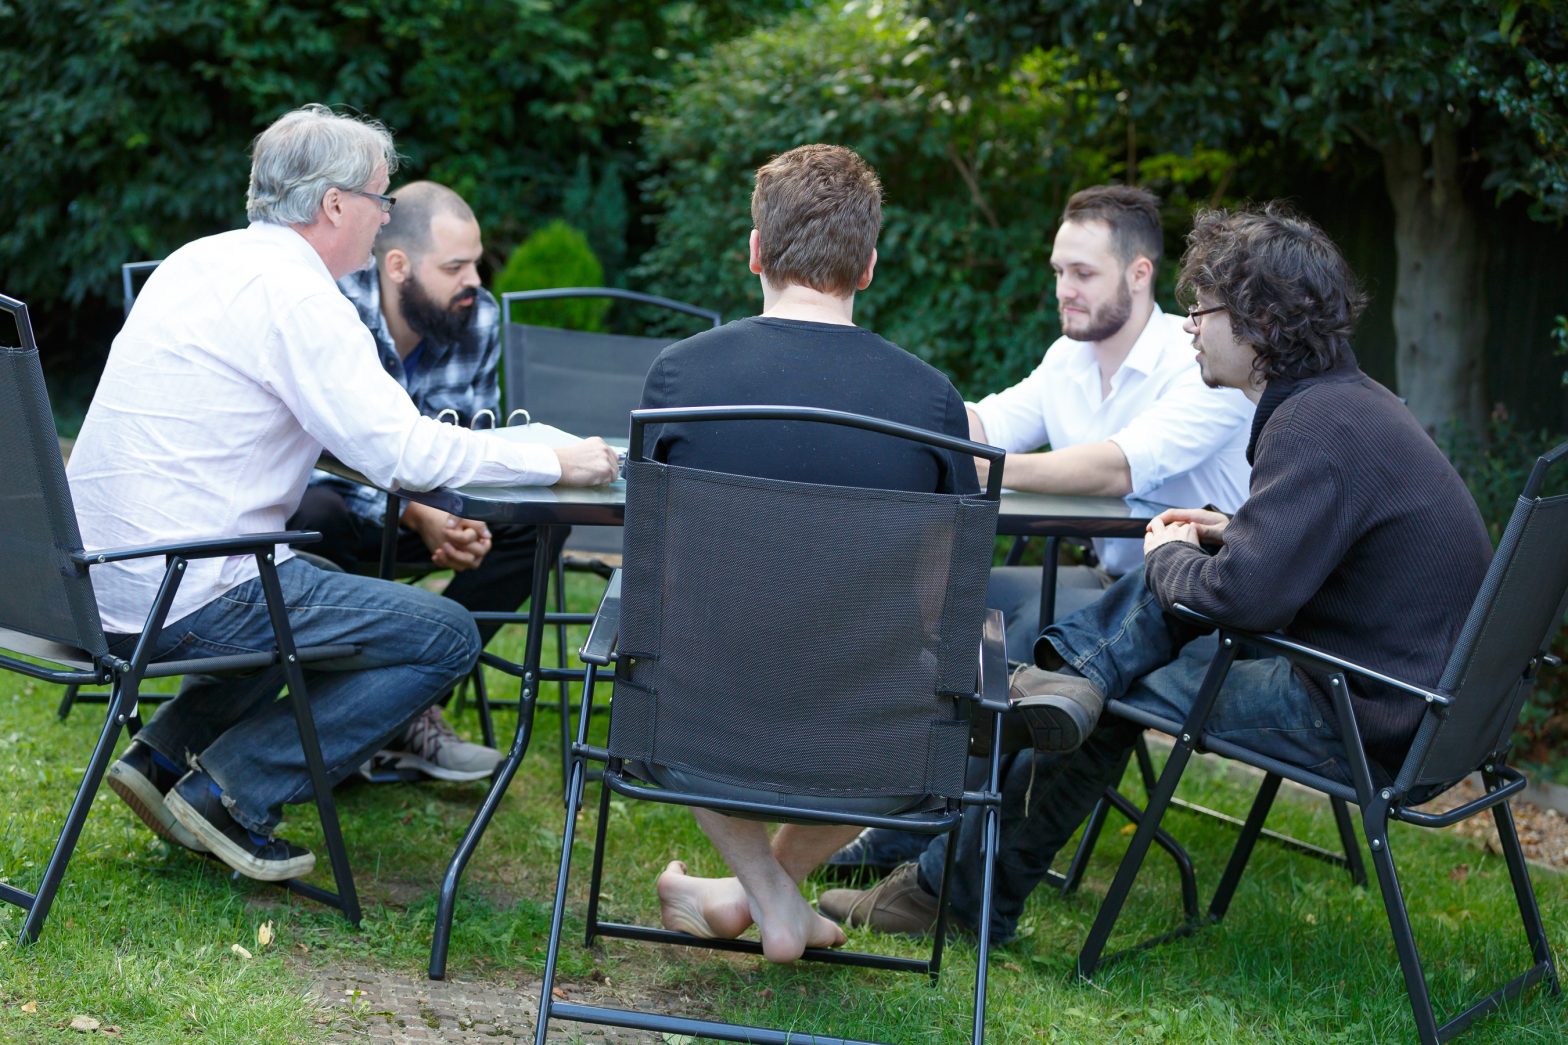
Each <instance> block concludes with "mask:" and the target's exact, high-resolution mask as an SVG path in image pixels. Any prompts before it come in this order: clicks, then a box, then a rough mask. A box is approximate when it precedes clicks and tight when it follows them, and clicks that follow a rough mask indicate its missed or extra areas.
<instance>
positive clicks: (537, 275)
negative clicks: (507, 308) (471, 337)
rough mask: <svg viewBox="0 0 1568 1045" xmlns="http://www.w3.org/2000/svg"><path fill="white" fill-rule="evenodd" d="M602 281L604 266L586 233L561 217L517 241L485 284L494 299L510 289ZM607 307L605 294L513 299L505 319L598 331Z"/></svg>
mask: <svg viewBox="0 0 1568 1045" xmlns="http://www.w3.org/2000/svg"><path fill="white" fill-rule="evenodd" d="M603 285H604V266H603V265H601V264H600V263H599V259H598V258H597V257H595V256H594V252H593V248H592V247H590V246H589V245H588V237H587V236H584V235H583V234H582V232H580V231H579V230H577V229H575V228H573V227H572V226H571V225H568V224H567V223H566V222H564V221H559V220H557V221H552V222H549V223H548V224H546V225H544V226H543V227H541V228H538V229H535V230H534V231H533V232H532V233H530V234H529V236H528V238H527V239H525V240H523V242H521V243H519V244H518V245H517V249H516V250H514V251H512V256H511V257H509V258H507V259H506V266H505V267H504V268H503V269H501V271H500V272H498V273H497V274H496V277H495V282H494V285H493V287H492V288H491V289H492V290H493V291H494V293H495V296H496V297H497V298H500V297H501V295H503V294H509V293H511V292H512V291H515V290H549V289H552V288H555V287H599V286H603ZM609 310H610V299H608V298H562V299H560V300H554V299H546V300H544V301H525V302H519V303H517V304H516V305H514V306H513V307H512V310H511V314H510V315H509V316H507V317H505V318H506V320H507V321H512V322H517V323H531V324H533V325H535V326H542V327H563V328H565V329H567V330H603V329H604V316H605V313H607V312H608V311H609Z"/></svg>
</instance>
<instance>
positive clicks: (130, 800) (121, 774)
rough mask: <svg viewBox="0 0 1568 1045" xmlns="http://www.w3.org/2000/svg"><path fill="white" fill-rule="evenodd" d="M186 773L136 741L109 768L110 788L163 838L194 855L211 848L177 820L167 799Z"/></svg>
mask: <svg viewBox="0 0 1568 1045" xmlns="http://www.w3.org/2000/svg"><path fill="white" fill-rule="evenodd" d="M184 772H185V771H184V770H182V769H181V768H180V767H179V766H177V765H176V764H175V763H173V762H171V761H169V760H168V759H167V758H164V757H163V756H162V755H160V754H158V753H157V752H156V751H154V750H153V749H152V748H150V747H148V746H147V745H146V744H143V743H141V742H140V741H137V740H133V741H131V746H130V747H128V748H126V749H125V754H123V755H121V756H120V758H119V760H118V761H116V762H115V763H114V764H113V765H111V766H110V767H109V787H110V788H111V789H112V790H113V791H114V793H115V794H117V795H119V796H120V797H121V798H122V799H124V800H125V804H126V805H128V806H130V807H131V812H133V813H135V814H136V815H137V816H139V817H141V820H142V823H144V824H146V825H147V826H148V827H150V828H152V830H153V833H154V834H156V835H157V836H158V837H159V838H161V839H163V840H164V841H165V842H172V843H174V844H175V845H181V846H184V847H185V848H186V849H189V850H191V851H192V852H194V853H205V852H206V851H207V847H206V846H205V845H203V844H202V841H201V839H199V838H197V837H196V836H195V835H193V834H191V832H190V831H189V830H188V829H187V828H186V827H185V825H184V824H182V823H180V822H179V821H178V820H176V819H174V814H173V813H171V812H169V806H168V804H167V802H165V800H164V796H165V795H167V794H168V793H169V789H170V788H172V787H173V786H174V784H175V782H176V781H178V780H179V779H180V777H181V776H182V775H184Z"/></svg>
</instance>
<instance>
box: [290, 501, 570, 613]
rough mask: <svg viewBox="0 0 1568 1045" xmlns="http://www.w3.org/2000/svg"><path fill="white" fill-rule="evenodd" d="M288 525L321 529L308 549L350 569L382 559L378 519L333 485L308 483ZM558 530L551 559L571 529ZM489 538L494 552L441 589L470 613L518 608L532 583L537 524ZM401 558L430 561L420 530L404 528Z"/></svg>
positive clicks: (496, 528)
mask: <svg viewBox="0 0 1568 1045" xmlns="http://www.w3.org/2000/svg"><path fill="white" fill-rule="evenodd" d="M288 525H289V529H291V530H319V531H320V532H321V541H320V542H319V543H317V544H311V545H306V546H304V550H305V551H307V552H310V553H311V554H312V555H319V556H321V557H322V558H323V559H327V560H329V561H331V562H333V563H336V564H337V565H339V566H341V567H343V569H345V570H347V571H349V572H350V573H356V572H360V571H362V570H364V569H372V570H373V569H374V568H375V566H376V564H377V563H378V562H379V561H380V559H381V532H382V527H381V524H380V522H379V521H377V522H369V521H367V520H365V519H361V518H360V517H359V516H357V515H354V514H353V513H352V512H350V511H349V510H348V506H347V504H346V503H344V500H343V495H342V494H340V493H338V492H337V491H336V490H334V489H332V488H331V487H327V486H308V487H306V488H305V496H304V498H303V499H302V500H301V501H300V505H299V509H298V510H297V511H296V512H295V513H294V515H293V516H292V517H290V519H289V522H288ZM555 533H556V537H555V541H554V545H555V546H554V548H552V549H551V552H550V556H551V561H552V562H553V561H554V558H555V556H557V555H559V554H560V553H561V545H562V544H563V543H564V542H565V540H566V536H567V534H569V533H571V530H570V529H568V528H566V527H560V528H558V529H557V530H556V531H555ZM490 537H491V545H490V551H489V553H488V554H486V555H485V557H484V559H483V561H481V562H480V563H479V565H478V566H476V567H474V568H473V569H471V570H462V571H459V572H457V573H454V574H453V575H452V580H451V581H450V582H449V583H448V584H447V586H446V590H445V591H444V592H443V593H442V594H444V595H445V596H446V597H447V598H449V599H451V600H452V601H454V602H456V603H457V604H458V605H459V606H462V607H463V608H464V609H466V610H469V611H470V612H472V611H476V610H479V611H492V612H510V611H512V610H515V609H517V608H518V607H519V606H521V605H522V604H523V603H525V602H527V601H528V594H529V591H530V590H531V587H532V584H533V573H534V557H535V556H536V555H537V554H538V549H539V528H538V527H537V526H521V525H515V524H496V525H493V526H491V527H490ZM397 561H398V562H405V563H406V562H418V563H428V562H430V550H429V549H428V548H426V547H425V542H424V541H423V540H421V539H420V537H419V535H418V534H417V533H415V532H413V531H412V530H408V529H404V528H401V527H400V528H399V529H398V539H397ZM431 569H435V567H434V566H432V567H431ZM500 627H501V625H499V624H497V623H494V622H486V623H484V624H481V625H479V637H480V640H481V641H482V642H484V643H488V642H489V641H490V639H491V638H492V637H493V636H494V635H495V633H496V632H497V631H498V630H499V629H500Z"/></svg>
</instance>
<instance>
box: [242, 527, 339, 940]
mask: <svg viewBox="0 0 1568 1045" xmlns="http://www.w3.org/2000/svg"><path fill="white" fill-rule="evenodd" d="M257 559H258V560H260V561H259V562H258V564H257V565H258V566H259V568H260V580H261V588H262V591H263V593H264V594H265V595H266V601H267V615H268V616H269V617H270V618H271V621H272V632H273V636H274V637H275V638H276V639H277V641H278V654H279V657H280V659H281V660H282V662H283V677H284V681H285V682H286V684H287V687H288V692H289V705H290V706H291V707H292V708H293V711H294V722H295V724H296V725H297V726H298V728H299V741H300V747H301V748H302V749H303V751H304V754H305V768H306V770H307V771H308V773H309V775H310V786H311V790H312V791H313V792H315V796H316V812H317V814H318V815H319V816H320V817H321V834H322V836H323V838H324V840H325V841H326V843H327V858H328V860H330V861H331V863H332V878H333V881H334V883H335V884H336V886H337V895H336V896H333V895H332V894H331V893H328V892H326V891H325V890H322V889H319V888H317V887H316V886H313V885H308V884H306V883H304V882H301V881H298V880H293V881H290V882H288V883H287V885H288V888H289V889H290V890H292V891H293V892H297V893H300V894H301V895H303V896H308V897H310V898H311V899H314V900H317V901H320V902H323V903H327V904H330V905H331V906H334V907H336V908H338V909H339V910H340V911H342V912H343V916H344V917H345V918H347V919H348V920H349V921H350V922H351V923H353V924H354V925H356V926H357V925H359V922H360V910H359V893H358V891H357V890H356V889H355V888H354V872H353V870H352V869H351V868H350V867H349V861H348V850H347V849H346V848H345V847H344V845H343V830H342V828H341V827H340V826H339V824H338V807H337V803H336V802H335V801H334V800H333V798H332V782H331V780H330V779H329V778H328V776H327V767H326V764H325V763H324V761H323V760H322V757H321V740H320V738H319V737H318V736H317V734H316V719H315V716H314V715H312V714H311V711H310V699H309V696H308V694H307V692H306V689H305V670H304V668H303V667H302V666H301V665H300V662H299V657H298V656H297V655H296V654H295V649H294V631H293V629H292V628H290V627H289V619H288V611H287V609H285V606H286V605H287V604H286V603H285V602H284V601H283V589H282V587H281V586H280V585H279V584H278V573H277V567H276V566H275V565H274V563H273V559H272V555H271V553H267V554H265V555H258V556H257Z"/></svg>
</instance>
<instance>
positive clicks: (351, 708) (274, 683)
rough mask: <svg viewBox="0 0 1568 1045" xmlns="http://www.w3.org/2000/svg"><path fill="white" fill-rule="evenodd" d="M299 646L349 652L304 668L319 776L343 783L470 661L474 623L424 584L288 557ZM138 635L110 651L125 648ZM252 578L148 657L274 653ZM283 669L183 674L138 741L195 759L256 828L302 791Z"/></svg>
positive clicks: (174, 630) (167, 634) (300, 752)
mask: <svg viewBox="0 0 1568 1045" xmlns="http://www.w3.org/2000/svg"><path fill="white" fill-rule="evenodd" d="M278 583H279V585H280V586H281V587H282V589H283V601H284V604H285V605H286V606H287V607H288V616H289V626H290V627H291V629H292V630H293V632H294V642H295V643H296V645H299V646H325V645H335V644H338V643H353V644H354V645H357V646H358V647H359V653H358V655H356V656H353V657H348V658H345V659H343V660H335V661H323V662H319V663H315V664H312V665H310V667H309V668H308V669H307V670H306V671H305V687H306V690H307V691H308V693H309V697H310V709H311V714H312V715H313V716H314V718H315V720H316V732H317V734H318V735H319V739H320V741H321V755H322V759H323V761H324V762H325V763H326V769H327V777H328V779H330V780H331V781H332V782H333V783H336V782H337V781H339V780H342V779H343V778H344V777H345V776H347V775H348V774H349V773H350V772H351V771H352V770H353V769H354V768H355V767H356V766H358V765H359V764H360V763H361V762H363V761H364V760H365V759H367V758H369V757H370V755H371V754H372V753H374V752H375V751H377V750H378V749H380V748H381V747H382V746H383V745H384V744H385V743H386V741H387V740H388V739H390V738H391V737H392V736H393V735H394V734H396V733H397V732H398V731H399V730H400V729H402V728H403V726H404V725H406V724H407V723H408V721H409V720H410V719H411V718H413V717H414V716H415V715H416V714H418V713H419V712H420V711H423V710H424V709H425V708H426V707H428V706H429V705H430V704H431V703H432V702H433V701H434V700H435V699H436V697H437V696H438V695H440V694H441V693H444V692H445V691H446V690H448V689H450V688H451V686H452V685H453V684H454V683H455V682H456V681H457V680H458V679H461V678H462V677H463V676H464V675H466V674H468V671H469V669H470V668H472V667H473V665H474V661H475V660H476V659H477V658H478V657H479V649H480V646H479V635H478V633H477V632H476V631H475V630H474V619H473V618H472V617H470V616H469V615H468V612H467V611H466V610H464V609H463V608H462V607H461V606H458V605H457V604H456V603H454V602H452V601H450V600H448V599H443V598H441V597H440V596H439V595H433V594H431V593H430V592H428V591H425V590H424V589H422V588H416V587H413V586H411V585H407V584H394V583H392V582H391V581H382V580H376V579H374V578H370V577H356V576H354V575H353V574H348V573H335V572H332V571H328V570H322V569H319V568H317V567H315V566H312V565H310V564H309V563H307V562H304V561H302V560H300V559H297V558H294V559H289V560H288V561H286V562H283V563H281V564H279V566H278ZM135 644H136V636H134V635H130V636H118V637H115V641H113V642H111V643H110V647H109V648H110V650H111V651H112V652H113V653H115V654H116V655H119V656H125V657H128V656H130V653H131V650H132V649H133V648H134V646H135ZM276 646H277V642H276V639H275V638H274V636H273V633H272V625H271V623H270V621H269V619H268V616H267V607H266V602H265V600H264V597H263V594H262V590H261V581H260V579H253V580H249V581H246V582H244V583H242V584H238V585H236V586H234V587H233V588H230V589H229V590H228V591H226V592H224V593H223V594H222V595H220V596H218V598H216V599H214V600H213V601H212V602H210V603H208V604H207V605H205V606H203V607H202V608H201V609H199V610H197V611H196V612H195V613H192V614H189V615H188V616H185V617H182V618H181V619H179V620H178V621H175V622H174V623H173V624H169V625H166V626H165V627H164V630H163V634H162V636H161V637H160V639H159V641H158V644H157V646H156V647H155V648H154V650H153V654H154V657H155V659H158V660H171V659H173V660H178V659H184V658H188V657H218V656H224V655H226V654H232V653H256V652H265V651H268V650H272V649H275V648H276ZM282 687H283V670H282V668H271V669H268V670H265V671H259V672H256V673H254V674H250V675H242V676H210V675H191V676H187V678H186V679H185V682H184V684H183V685H182V686H181V688H180V692H179V695H178V696H177V697H175V698H174V699H173V700H171V701H170V702H169V703H167V704H165V705H164V706H163V707H162V708H161V709H160V710H159V711H158V714H157V715H156V716H154V718H153V720H152V721H151V722H149V723H148V724H147V726H146V727H145V728H144V729H142V730H141V732H139V733H138V734H137V739H138V740H140V741H142V742H143V743H145V744H147V745H148V746H150V747H151V748H152V749H153V750H154V751H157V752H158V753H160V754H162V755H164V756H165V757H167V758H169V759H171V760H173V761H174V762H176V763H178V764H180V765H185V764H187V762H188V761H189V760H190V759H191V758H195V759H196V760H197V761H198V762H199V763H200V765H201V768H202V769H203V770H205V771H206V772H207V774H208V775H209V776H211V777H212V778H213V780H215V781H217V784H218V786H219V787H220V788H222V789H223V798H224V804H225V805H226V806H228V809H229V812H230V814H231V815H233V817H234V819H236V820H238V821H239V822H240V823H242V824H244V825H245V826H246V827H248V828H250V829H251V830H252V831H256V832H259V833H261V834H268V833H270V832H271V831H272V829H273V828H274V827H276V826H277V823H278V820H279V818H280V817H281V815H282V810H281V807H282V806H283V805H284V804H286V803H291V802H305V801H308V800H310V799H311V798H312V797H313V792H312V790H311V786H310V776H309V773H308V771H307V769H306V766H305V752H304V748H303V747H302V746H301V745H300V740H299V730H298V727H297V726H296V724H295V721H294V713H293V709H292V708H291V706H290V704H289V702H288V701H282V700H278V699H276V698H277V696H278V694H279V692H280V691H281V690H282Z"/></svg>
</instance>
